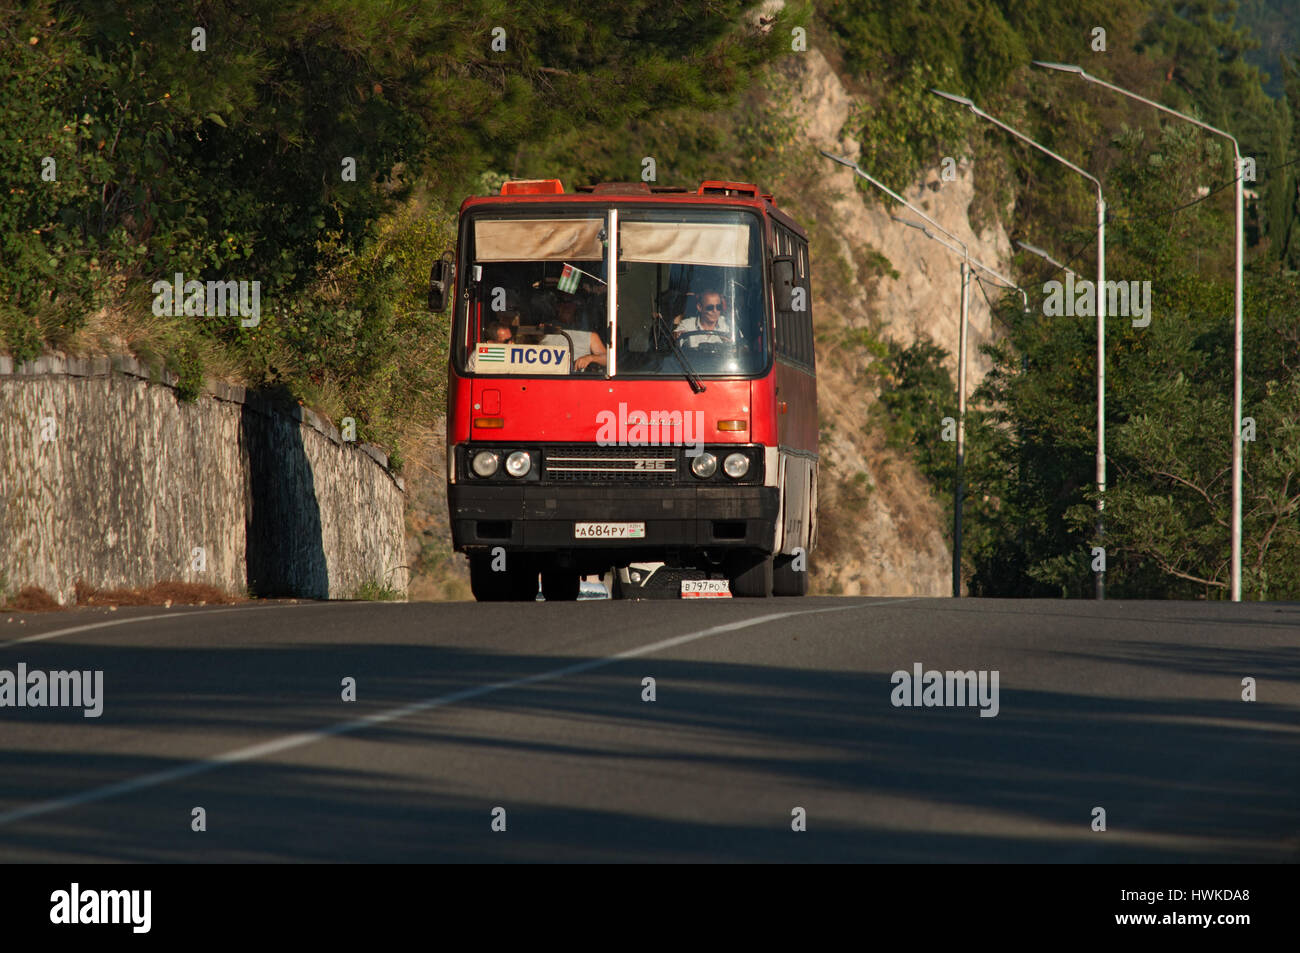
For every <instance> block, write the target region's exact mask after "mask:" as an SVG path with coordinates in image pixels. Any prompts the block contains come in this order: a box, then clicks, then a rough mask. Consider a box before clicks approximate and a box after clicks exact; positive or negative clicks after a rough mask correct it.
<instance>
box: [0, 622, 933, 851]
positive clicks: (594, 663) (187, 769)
mask: <svg viewBox="0 0 1300 953" xmlns="http://www.w3.org/2000/svg"><path fill="white" fill-rule="evenodd" d="M919 598H920V597H917V598H909V599H892V600H890V601H889V602H871V603H860V604H857V605H851V606H835V607H833V608H830V609H804V610H800V611H797V612H773V613H769V614H768V615H761V616H757V617H755V618H752V619H742V620H740V621H739V622H728V623H726V624H725V625H715V626H713V627H712V628H709V629H701V630H700V631H698V632H688V633H687V634H686V635H677V636H673V637H672V638H669V639H663V640H661V641H659V642H651V643H650V644H649V645H643V646H641V647H639V648H635V649H628V650H627V651H625V652H619V653H617V654H615V655H607V656H604V657H603V658H596V659H587V660H586V661H585V662H575V663H574V664H572V665H566V666H564V667H563V668H554V669H551V670H550V671H549V672H541V673H539V674H537V675H528V676H525V677H524V678H515V679H511V680H510V681H507V682H492V683H491V684H489V685H478V686H475V687H474V688H464V689H461V690H460V691H457V692H452V693H451V694H450V695H440V696H438V697H437V698H427V699H425V700H424V701H419V702H412V703H411V704H409V705H402V706H401V707H399V708H390V709H388V710H387V711H381V712H376V713H375V714H373V715H366V716H365V717H364V718H356V719H353V720H352V721H344V722H339V723H338V724H334V725H330V726H328V727H326V728H320V729H318V730H316V731H305V732H299V733H298V734H295V735H285V736H284V737H282V738H276V739H273V740H271V741H265V742H263V743H262V744H257V745H251V746H249V747H247V748H237V749H236V750H234V751H227V752H226V753H225V754H219V755H215V756H214V757H211V758H203V759H202V760H199V761H192V762H190V763H189V764H182V765H178V766H177V767H175V768H168V769H167V770H166V771H156V772H154V773H153V774H146V775H142V776H141V777H138V778H131V779H129V780H126V781H120V782H118V783H117V784H110V785H108V786H106V787H100V788H92V789H91V790H89V791H83V792H82V793H80V794H72V795H69V796H68V797H61V798H56V799H55V800H52V801H41V802H38V803H36V804H31V805H28V806H27V807H20V808H17V809H15V810H12V811H9V812H8V813H5V814H0V827H3V826H5V825H6V824H12V823H14V822H16V821H23V820H27V819H28V818H32V817H40V816H41V815H44V814H53V813H54V812H56V811H62V810H64V809H65V808H69V807H77V806H79V805H82V804H91V803H93V802H95V801H103V800H106V799H107V798H111V797H116V796H117V795H119V794H130V793H131V792H133V791H142V790H144V789H145V788H153V787H157V786H158V785H160V784H167V783H169V782H171V781H179V780H180V779H181V778H189V777H193V776H194V775H196V774H204V773H206V772H208V771H215V770H216V769H217V768H221V767H225V766H226V765H230V764H239V763H241V762H244V761H252V760H254V759H256V758H261V757H265V756H266V755H271V754H279V753H280V752H283V751H290V750H292V749H294V748H301V747H303V746H304V745H309V744H312V743H314V742H317V741H322V740H324V739H326V738H333V737H336V736H338V735H346V734H350V733H352V732H354V731H360V730H362V729H364V728H373V727H374V726H375V725H382V724H386V723H387V722H390V721H396V720H397V719H399V718H406V717H409V716H410V715H418V714H420V713H421V712H425V711H430V710H432V709H434V708H443V707H446V706H447V705H453V704H455V703H456V702H461V701H467V700H468V699H471V698H480V697H482V696H483V695H490V694H492V693H493V692H499V691H504V690H506V689H508V688H518V687H519V686H521V685H534V684H536V683H538V682H548V681H552V680H554V679H557V678H563V677H564V676H566V675H575V674H577V673H578V672H589V671H591V670H592V669H596V668H603V667H604V666H606V665H613V664H614V663H615V662H622V661H625V660H627V659H632V658H639V657H640V656H642V655H649V654H651V653H652V652H658V651H661V650H663V649H670V648H673V647H674V646H678V645H684V644H686V643H687V642H694V641H696V640H697V639H706V638H708V637H710V636H713V635H721V634H722V633H724V632H735V631H737V630H738V629H748V628H751V627H752V626H756V625H765V624H766V623H768V622H775V621H777V620H778V619H789V618H792V617H794V616H801V615H817V614H819V613H823V612H846V611H849V610H851V609H870V608H874V607H875V606H882V605H897V604H899V603H902V602H917V601H919ZM223 611H229V610H223Z"/></svg>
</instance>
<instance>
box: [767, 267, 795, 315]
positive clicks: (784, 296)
mask: <svg viewBox="0 0 1300 953" xmlns="http://www.w3.org/2000/svg"><path fill="white" fill-rule="evenodd" d="M772 289H773V291H774V292H775V293H776V310H778V311H793V310H794V303H793V300H792V299H793V296H794V259H793V258H791V257H790V256H789V255H778V256H777V257H776V258H773V259H772Z"/></svg>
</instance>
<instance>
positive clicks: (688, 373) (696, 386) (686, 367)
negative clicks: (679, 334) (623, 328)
mask: <svg viewBox="0 0 1300 953" xmlns="http://www.w3.org/2000/svg"><path fill="white" fill-rule="evenodd" d="M651 314H653V315H654V322H655V328H656V330H657V331H658V333H659V334H662V335H665V336H666V337H667V338H668V344H669V346H670V347H671V348H672V351H673V357H675V358H677V363H679V364H680V365H681V366H682V374H683V375H684V376H685V377H686V382H687V383H688V384H690V385H691V390H692V391H694V392H695V393H697V394H702V393H704V385H703V384H701V383H700V375H699V374H696V373H695V368H693V367H691V362H690V361H688V360H686V354H685V352H683V351H682V346H681V344H679V343H678V342H677V338H675V337H674V336H673V329H672V327H671V326H670V325H669V324H668V321H667V320H666V319H665V318H664V316H663V315H662V314H660V313H659V312H658V311H651Z"/></svg>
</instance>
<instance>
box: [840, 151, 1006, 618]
mask: <svg viewBox="0 0 1300 953" xmlns="http://www.w3.org/2000/svg"><path fill="white" fill-rule="evenodd" d="M818 151H819V152H821V154H822V155H824V156H825V157H826V158H828V159H830V160H831V161H832V162H838V163H839V164H840V165H843V166H848V167H849V168H850V169H852V170H853V171H854V172H856V173H857V174H858V175H860V176H861V177H862V178H864V179H866V180H867V181H868V182H870V183H871V184H872V185H874V186H875V187H876V188H878V189H880V190H881V191H882V192H884V193H885V194H886V195H888V196H889V197H890V198H892V199H893V200H894V201H896V202H898V203H899V204H901V205H903V206H904V207H906V208H908V209H911V210H912V211H913V212H915V213H916V214H917V215H919V216H921V218H922V219H924V220H925V221H926V222H928V223H929V224H930V225H933V226H934V227H935V228H936V229H938V230H939V231H941V232H943V234H945V235H947V236H948V237H949V238H951V239H952V240H953V241H954V242H956V243H957V244H958V245H960V246H961V249H960V251H958V249H956V248H953V246H952V245H949V244H948V243H947V242H945V241H944V240H943V239H941V238H938V237H937V236H935V235H934V234H933V233H931V232H930V230H929V229H928V228H926V227H925V226H924V225H918V224H917V223H915V222H909V221H907V220H906V219H901V218H898V217H896V216H890V217H891V218H893V219H894V221H896V222H899V223H901V224H903V225H909V226H911V227H912V228H917V229H920V231H921V232H922V233H924V234H925V235H926V237H928V238H931V239H933V240H934V241H937V242H939V243H940V244H941V245H943V246H944V247H946V248H948V249H949V250H950V251H953V252H956V253H958V254H960V255H961V258H962V264H961V325H960V330H959V331H958V336H957V337H958V348H957V351H958V354H957V475H956V480H955V481H954V484H953V513H952V526H953V555H952V595H953V598H954V599H957V598H960V597H961V553H962V503H963V496H962V486H963V482H962V481H963V473H964V469H965V463H966V460H965V456H966V449H965V445H966V329H967V326H968V315H969V294H970V293H969V287H970V275H971V266H975V267H977V268H979V269H981V270H983V271H985V272H987V273H988V274H990V275H992V276H993V277H994V278H996V279H997V280H998V281H1001V282H1002V283H1004V284H1006V285H1008V286H1010V287H1012V288H1016V290H1017V291H1019V292H1020V294H1021V296H1022V297H1023V298H1024V300H1025V308H1026V310H1028V308H1029V298H1028V296H1027V295H1026V294H1025V292H1024V289H1022V288H1019V287H1018V286H1017V285H1016V284H1015V282H1013V281H1011V280H1010V279H1008V278H1005V277H1003V276H1002V275H1000V274H998V273H997V272H996V271H994V270H993V269H992V268H989V267H988V266H987V265H985V264H983V263H982V262H980V261H978V260H977V259H975V258H972V257H971V254H970V249H969V248H968V247H967V246H966V243H965V242H963V241H962V240H961V239H960V238H958V237H957V236H956V235H954V234H953V233H952V232H950V231H948V230H947V229H946V228H944V227H943V226H942V225H940V224H939V223H938V222H936V221H935V220H934V219H932V218H931V217H930V216H928V215H926V214H925V213H924V212H923V211H921V210H920V209H919V208H917V207H916V206H915V205H913V204H912V203H911V202H909V201H907V199H905V198H903V197H902V196H901V195H899V194H898V193H897V192H895V191H894V190H893V189H891V188H889V186H887V185H885V184H884V183H883V182H880V181H878V180H877V179H875V178H874V177H872V176H871V175H869V174H868V173H866V172H864V171H862V169H861V168H860V167H859V166H858V164H857V163H855V162H851V161H850V160H848V159H845V158H843V157H841V156H834V155H831V154H830V153H829V152H827V151H826V150H824V149H819V150H818Z"/></svg>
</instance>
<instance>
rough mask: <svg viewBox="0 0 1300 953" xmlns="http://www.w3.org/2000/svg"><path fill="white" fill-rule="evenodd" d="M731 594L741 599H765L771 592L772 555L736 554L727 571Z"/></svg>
mask: <svg viewBox="0 0 1300 953" xmlns="http://www.w3.org/2000/svg"><path fill="white" fill-rule="evenodd" d="M727 575H728V576H729V578H730V580H731V594H732V595H733V596H737V597H739V598H741V599H766V598H767V597H768V596H770V595H771V594H772V557H771V556H765V555H749V554H746V555H743V556H742V555H737V556H734V557H732V560H731V566H730V569H729V571H728V573H727Z"/></svg>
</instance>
